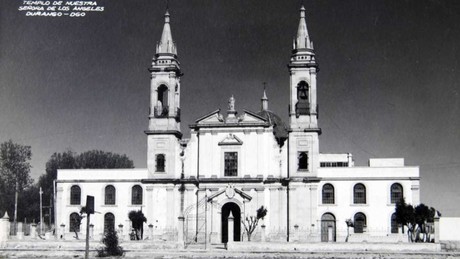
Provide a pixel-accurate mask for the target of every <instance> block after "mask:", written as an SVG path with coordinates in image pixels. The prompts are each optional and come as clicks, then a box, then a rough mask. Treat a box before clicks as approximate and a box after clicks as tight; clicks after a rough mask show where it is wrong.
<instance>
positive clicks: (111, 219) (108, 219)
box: [104, 212, 115, 233]
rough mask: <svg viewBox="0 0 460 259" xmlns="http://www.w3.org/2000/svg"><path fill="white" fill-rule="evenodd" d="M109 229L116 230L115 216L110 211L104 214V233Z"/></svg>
mask: <svg viewBox="0 0 460 259" xmlns="http://www.w3.org/2000/svg"><path fill="white" fill-rule="evenodd" d="M109 229H111V230H115V216H114V215H113V214H112V213H110V212H109V213H106V214H105V215H104V233H107V231H109Z"/></svg>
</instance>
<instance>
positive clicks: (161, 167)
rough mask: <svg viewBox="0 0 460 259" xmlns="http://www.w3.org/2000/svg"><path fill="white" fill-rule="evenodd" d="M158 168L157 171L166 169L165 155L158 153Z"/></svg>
mask: <svg viewBox="0 0 460 259" xmlns="http://www.w3.org/2000/svg"><path fill="white" fill-rule="evenodd" d="M155 160H156V168H155V171H157V172H164V171H165V160H166V159H165V155H164V154H158V155H156V159H155Z"/></svg>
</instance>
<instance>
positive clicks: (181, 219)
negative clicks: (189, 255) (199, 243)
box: [177, 216, 185, 248]
mask: <svg viewBox="0 0 460 259" xmlns="http://www.w3.org/2000/svg"><path fill="white" fill-rule="evenodd" d="M178 219H179V225H178V228H177V242H178V243H179V245H180V247H181V248H184V244H185V240H184V222H185V218H184V216H179V217H178Z"/></svg>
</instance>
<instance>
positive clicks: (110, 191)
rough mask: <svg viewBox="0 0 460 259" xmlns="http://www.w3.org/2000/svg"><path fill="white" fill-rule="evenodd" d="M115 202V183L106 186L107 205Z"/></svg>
mask: <svg viewBox="0 0 460 259" xmlns="http://www.w3.org/2000/svg"><path fill="white" fill-rule="evenodd" d="M114 204H115V187H113V185H107V186H106V187H105V205H114Z"/></svg>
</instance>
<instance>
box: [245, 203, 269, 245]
mask: <svg viewBox="0 0 460 259" xmlns="http://www.w3.org/2000/svg"><path fill="white" fill-rule="evenodd" d="M266 215H267V209H266V208H264V206H261V207H260V208H259V209H258V210H257V215H256V216H249V217H248V216H246V218H245V220H244V221H243V225H244V228H245V229H246V234H247V235H248V241H251V235H252V233H253V232H254V230H255V229H256V227H257V224H259V220H260V219H263V218H264V217H265V216H266Z"/></svg>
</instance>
